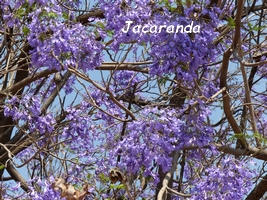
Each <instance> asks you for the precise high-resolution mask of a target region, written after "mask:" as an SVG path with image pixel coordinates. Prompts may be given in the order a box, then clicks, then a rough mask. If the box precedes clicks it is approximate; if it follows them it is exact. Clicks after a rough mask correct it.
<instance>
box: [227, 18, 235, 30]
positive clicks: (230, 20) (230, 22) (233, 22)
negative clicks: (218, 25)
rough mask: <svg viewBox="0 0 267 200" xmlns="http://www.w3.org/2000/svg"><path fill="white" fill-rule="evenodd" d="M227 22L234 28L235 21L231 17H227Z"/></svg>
mask: <svg viewBox="0 0 267 200" xmlns="http://www.w3.org/2000/svg"><path fill="white" fill-rule="evenodd" d="M227 21H228V25H229V26H230V27H231V28H235V20H234V19H233V18H232V17H228V19H227Z"/></svg>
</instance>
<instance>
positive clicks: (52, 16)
mask: <svg viewBox="0 0 267 200" xmlns="http://www.w3.org/2000/svg"><path fill="white" fill-rule="evenodd" d="M47 16H48V17H49V18H56V17H57V16H58V15H57V14H56V13H54V12H49V13H48V14H47Z"/></svg>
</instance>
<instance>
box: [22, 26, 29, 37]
mask: <svg viewBox="0 0 267 200" xmlns="http://www.w3.org/2000/svg"><path fill="white" fill-rule="evenodd" d="M22 32H23V33H24V35H25V36H27V35H29V33H30V29H29V28H28V27H27V26H24V27H23V28H22Z"/></svg>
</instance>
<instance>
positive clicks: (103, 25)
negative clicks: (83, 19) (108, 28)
mask: <svg viewBox="0 0 267 200" xmlns="http://www.w3.org/2000/svg"><path fill="white" fill-rule="evenodd" d="M96 25H97V26H98V27H100V28H101V29H105V24H103V23H102V22H97V23H96Z"/></svg>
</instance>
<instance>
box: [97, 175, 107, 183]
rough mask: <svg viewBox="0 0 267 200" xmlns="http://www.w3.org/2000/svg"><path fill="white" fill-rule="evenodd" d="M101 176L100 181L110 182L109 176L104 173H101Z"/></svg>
mask: <svg viewBox="0 0 267 200" xmlns="http://www.w3.org/2000/svg"><path fill="white" fill-rule="evenodd" d="M99 178H100V181H101V182H102V183H107V182H109V178H108V177H107V176H105V174H104V173H101V174H99Z"/></svg>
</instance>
